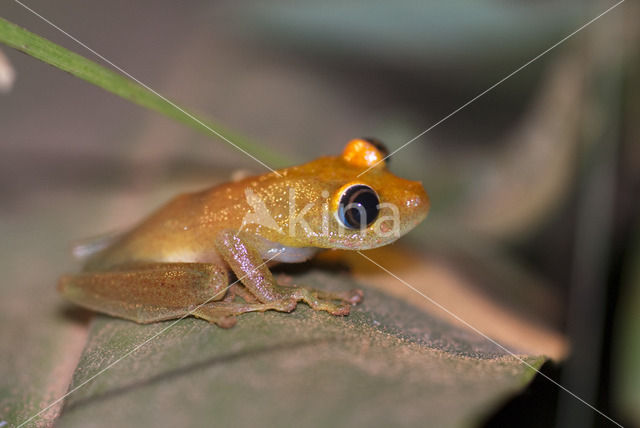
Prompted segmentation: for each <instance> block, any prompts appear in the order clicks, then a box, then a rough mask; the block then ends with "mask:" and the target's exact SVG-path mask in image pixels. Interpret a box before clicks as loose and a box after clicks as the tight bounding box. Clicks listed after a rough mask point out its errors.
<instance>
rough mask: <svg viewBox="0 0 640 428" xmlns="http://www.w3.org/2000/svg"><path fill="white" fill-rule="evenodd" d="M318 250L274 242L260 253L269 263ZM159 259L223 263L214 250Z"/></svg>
mask: <svg viewBox="0 0 640 428" xmlns="http://www.w3.org/2000/svg"><path fill="white" fill-rule="evenodd" d="M320 250H321V249H320V248H315V247H288V246H286V245H279V244H274V245H273V246H271V247H269V248H265V249H262V250H261V251H260V255H261V257H262V259H263V260H268V261H269V263H301V262H306V261H307V260H309V259H311V258H312V257H313V256H315V255H316V253H318V251H320ZM160 261H162V262H166V263H214V264H224V261H223V260H222V257H220V254H219V253H218V252H217V251H215V250H211V251H208V252H204V253H203V252H194V251H189V250H184V249H183V250H176V251H173V252H171V253H168V254H166V255H164V257H162V259H161V260H160Z"/></svg>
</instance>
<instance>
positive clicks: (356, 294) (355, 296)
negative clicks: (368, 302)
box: [345, 288, 364, 305]
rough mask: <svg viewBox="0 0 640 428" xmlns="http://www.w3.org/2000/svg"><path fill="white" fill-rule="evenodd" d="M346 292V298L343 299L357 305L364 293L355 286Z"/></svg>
mask: <svg viewBox="0 0 640 428" xmlns="http://www.w3.org/2000/svg"><path fill="white" fill-rule="evenodd" d="M348 293H349V294H348V297H347V299H345V301H346V302H348V303H350V304H352V305H357V304H358V303H360V302H361V301H362V298H363V297H364V293H363V292H362V290H359V289H357V288H354V289H353V290H349V291H348Z"/></svg>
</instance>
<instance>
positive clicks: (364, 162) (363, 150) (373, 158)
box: [342, 138, 389, 168]
mask: <svg viewBox="0 0 640 428" xmlns="http://www.w3.org/2000/svg"><path fill="white" fill-rule="evenodd" d="M388 155H389V150H387V148H386V147H385V146H384V144H382V143H381V142H380V141H379V140H376V139H375V138H356V139H355V140H351V141H349V143H348V144H347V145H346V147H345V148H344V150H343V151H342V159H344V160H345V161H347V162H348V163H350V164H351V165H354V166H357V167H362V168H371V167H374V166H375V167H376V168H385V166H386V164H387V161H388V158H387V156H388Z"/></svg>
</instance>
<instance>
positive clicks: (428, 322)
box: [56, 266, 544, 427]
mask: <svg viewBox="0 0 640 428" xmlns="http://www.w3.org/2000/svg"><path fill="white" fill-rule="evenodd" d="M301 271H302V272H304V273H299V272H300V270H299V272H298V273H293V276H294V280H295V281H296V282H299V283H305V284H309V285H311V286H314V287H323V288H328V289H348V288H351V287H354V286H362V285H361V284H356V283H354V282H353V280H352V278H351V275H350V274H348V273H346V272H335V271H333V272H331V271H329V270H328V269H327V267H326V266H323V267H322V268H318V267H316V268H313V269H311V270H306V271H305V270H301ZM400 286H401V285H400ZM364 289H365V296H366V297H365V299H366V300H365V302H364V303H363V304H362V305H359V306H357V307H355V308H354V311H353V312H352V314H351V315H350V316H348V317H342V318H341V317H334V316H331V315H328V314H325V313H320V312H315V311H312V310H311V309H309V308H308V307H306V306H305V305H299V306H298V308H297V309H296V310H295V311H294V312H293V313H291V314H282V313H275V312H267V313H264V314H246V315H245V316H242V317H240V318H239V322H238V324H237V325H236V326H235V327H233V328H232V329H229V330H222V329H220V328H217V327H215V326H213V325H209V324H208V323H206V322H204V321H201V320H196V319H185V320H183V321H180V322H179V323H178V324H176V325H175V326H174V327H172V328H170V329H169V330H167V331H166V332H164V333H161V334H160V335H159V336H158V337H156V338H155V339H153V340H151V341H149V343H148V344H146V345H145V346H144V347H142V348H141V349H139V350H138V351H137V352H135V353H133V354H131V355H130V356H128V357H126V358H124V359H122V361H120V362H119V363H118V364H116V365H114V366H113V367H112V368H111V369H109V370H107V371H106V372H105V373H103V374H101V375H100V376H98V377H96V378H95V380H93V381H91V382H89V383H87V384H86V385H85V386H84V387H83V388H81V389H79V390H78V391H77V392H75V393H74V394H72V395H71V396H70V397H69V398H68V400H67V402H66V404H65V407H64V409H63V411H62V414H61V416H60V418H59V419H58V421H57V423H56V425H57V426H59V427H76V426H77V427H81V426H89V425H91V424H92V423H94V422H95V421H105V420H108V421H109V424H110V425H113V426H118V425H127V426H131V425H136V426H187V427H188V426H202V424H215V425H220V426H243V425H249V424H255V423H256V422H257V421H259V424H260V426H265V427H269V426H274V427H275V426H283V425H295V426H331V425H335V424H339V425H342V426H351V425H354V426H356V425H357V426H397V425H402V426H440V427H446V426H469V425H476V424H477V423H479V422H480V421H481V420H482V419H483V418H484V417H486V415H487V414H488V413H490V412H491V411H492V410H493V409H495V408H496V406H497V405H498V404H500V403H501V402H503V401H504V400H505V399H506V398H507V397H509V396H511V395H512V394H514V393H515V392H517V391H518V390H520V389H521V388H522V387H523V386H524V385H526V384H527V382H529V380H531V379H532V377H533V374H534V373H535V372H534V371H533V370H531V369H530V368H528V367H526V366H525V365H523V364H522V363H521V362H520V361H518V360H517V359H515V358H514V357H512V356H509V355H507V354H505V353H504V351H502V350H501V349H499V348H497V347H496V346H494V345H493V344H491V343H490V342H488V341H486V340H485V339H483V338H481V337H479V336H477V335H476V334H474V333H472V332H468V331H465V330H462V329H459V328H457V327H454V326H452V325H450V324H449V323H447V322H445V321H441V320H438V319H436V318H434V317H432V316H430V315H427V314H425V313H424V312H422V311H420V310H418V309H416V308H415V307H413V306H412V305H410V304H407V303H406V302H404V301H402V300H399V299H395V298H392V297H390V296H388V295H386V294H384V293H381V292H379V291H377V290H375V289H372V288H369V287H364ZM416 298H419V296H417V295H416ZM167 326H168V323H159V324H153V325H148V326H141V325H136V324H133V323H131V322H128V321H123V320H119V319H113V318H108V317H104V316H99V317H97V318H96V319H95V321H94V322H93V323H92V325H91V328H90V332H89V340H88V343H87V346H86V348H85V350H84V352H83V355H82V357H81V359H80V362H79V365H78V368H77V370H76V372H75V374H74V377H73V382H72V385H71V386H70V388H74V387H75V386H76V385H81V384H82V383H83V382H85V381H86V380H88V379H91V377H92V376H93V375H95V374H96V373H98V372H99V371H100V370H101V369H102V368H104V367H106V366H108V365H109V364H111V363H112V362H114V361H117V360H118V359H119V358H120V357H121V356H122V355H124V354H125V353H126V352H127V351H128V350H130V349H132V348H133V347H135V346H136V345H137V344H138V343H141V342H143V341H145V340H146V339H147V338H150V337H153V335H155V334H157V333H159V332H160V331H161V330H162V329H164V328H165V327H167ZM523 358H524V359H525V360H526V361H527V362H528V363H529V364H531V365H532V366H534V367H536V368H538V367H540V366H541V364H542V363H543V362H544V358H539V357H533V356H523Z"/></svg>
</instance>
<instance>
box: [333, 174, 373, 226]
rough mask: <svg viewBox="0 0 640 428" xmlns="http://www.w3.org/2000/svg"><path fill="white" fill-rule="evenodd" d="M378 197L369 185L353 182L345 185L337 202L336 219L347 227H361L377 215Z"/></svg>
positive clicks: (367, 224)
mask: <svg viewBox="0 0 640 428" xmlns="http://www.w3.org/2000/svg"><path fill="white" fill-rule="evenodd" d="M379 204H380V199H379V198H378V194H377V193H376V192H375V190H373V189H372V188H371V187H369V186H367V185H364V184H354V185H353V186H349V187H347V188H346V189H345V190H344V191H343V192H342V195H341V196H340V199H339V202H338V219H339V220H340V222H341V223H342V224H343V225H344V226H345V227H347V228H349V229H363V228H365V227H367V226H369V225H370V224H371V223H373V222H374V221H375V220H376V218H377V217H378V205H379Z"/></svg>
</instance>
